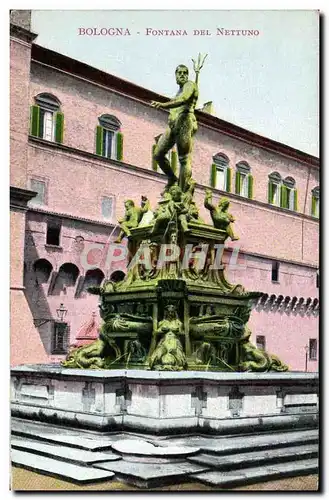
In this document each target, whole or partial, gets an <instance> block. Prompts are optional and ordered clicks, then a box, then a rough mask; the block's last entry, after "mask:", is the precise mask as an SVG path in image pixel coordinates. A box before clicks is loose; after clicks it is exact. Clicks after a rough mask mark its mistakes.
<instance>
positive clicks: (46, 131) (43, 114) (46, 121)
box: [40, 108, 55, 141]
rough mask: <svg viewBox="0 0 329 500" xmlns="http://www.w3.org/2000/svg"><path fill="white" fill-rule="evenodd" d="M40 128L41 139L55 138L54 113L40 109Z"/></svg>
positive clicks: (49, 139)
mask: <svg viewBox="0 0 329 500" xmlns="http://www.w3.org/2000/svg"><path fill="white" fill-rule="evenodd" d="M40 128H41V134H40V136H41V137H42V139H46V140H47V141H54V139H55V120H54V113H52V112H51V111H46V110H45V109H42V108H41V109H40Z"/></svg>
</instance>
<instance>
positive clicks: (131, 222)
mask: <svg viewBox="0 0 329 500" xmlns="http://www.w3.org/2000/svg"><path fill="white" fill-rule="evenodd" d="M125 210H126V212H125V216H124V217H123V218H122V219H120V220H119V221H118V222H119V224H120V228H121V231H120V234H119V236H118V237H117V239H116V240H115V241H114V242H115V243H121V241H122V240H123V238H124V237H125V236H127V237H129V236H130V235H131V232H130V230H131V229H132V228H135V227H137V226H138V224H139V223H140V221H141V220H142V217H143V214H145V213H146V212H148V211H149V210H150V202H149V200H148V199H147V197H146V196H142V198H141V206H140V207H136V206H135V203H134V202H133V200H126V201H125Z"/></svg>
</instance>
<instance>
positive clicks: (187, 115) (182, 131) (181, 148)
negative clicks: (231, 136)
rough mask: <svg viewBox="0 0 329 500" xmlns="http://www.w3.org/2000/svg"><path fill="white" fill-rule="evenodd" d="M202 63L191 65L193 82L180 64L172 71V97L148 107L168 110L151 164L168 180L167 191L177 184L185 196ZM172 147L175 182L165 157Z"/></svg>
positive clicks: (190, 173)
mask: <svg viewBox="0 0 329 500" xmlns="http://www.w3.org/2000/svg"><path fill="white" fill-rule="evenodd" d="M204 59H205V58H204ZM204 59H203V61H202V63H201V56H199V59H198V64H196V63H195V61H193V63H194V71H195V73H196V81H195V82H192V81H191V80H189V79H188V68H187V67H186V66H185V65H183V64H180V65H179V66H177V68H176V71H175V76H176V82H177V84H178V85H179V90H178V92H177V94H176V97H174V99H171V100H170V101H168V102H165V103H162V102H157V101H152V103H151V105H152V106H153V107H155V108H161V109H169V110H170V112H169V120H168V128H167V129H166V131H165V132H164V133H163V134H162V136H161V137H160V139H159V141H158V143H157V145H156V147H155V151H154V159H155V161H156V162H157V163H158V165H159V167H160V168H161V170H162V171H163V172H164V173H165V174H166V176H167V177H168V185H167V189H168V188H170V187H171V186H172V185H173V184H175V183H177V182H179V187H180V188H181V190H182V191H183V192H185V191H186V190H187V189H188V186H189V180H190V179H191V176H192V168H191V153H192V146H193V136H194V134H195V132H196V131H197V128H198V126H197V121H196V117H195V114H194V110H195V106H196V103H197V100H198V95H199V91H198V75H199V72H200V70H201V68H202V66H203V62H204ZM175 144H176V146H177V152H178V158H179V163H180V172H179V179H177V177H176V175H175V174H174V172H173V170H172V168H171V166H170V163H169V160H168V158H167V157H166V155H167V153H168V152H169V151H170V149H172V148H173V146H174V145H175Z"/></svg>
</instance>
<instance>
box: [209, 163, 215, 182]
mask: <svg viewBox="0 0 329 500" xmlns="http://www.w3.org/2000/svg"><path fill="white" fill-rule="evenodd" d="M216 175H217V168H216V165H215V163H213V164H212V165H211V173H210V185H211V187H215V186H216Z"/></svg>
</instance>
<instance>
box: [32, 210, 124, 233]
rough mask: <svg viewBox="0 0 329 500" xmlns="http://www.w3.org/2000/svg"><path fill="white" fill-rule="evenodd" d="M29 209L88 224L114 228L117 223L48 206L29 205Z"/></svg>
mask: <svg viewBox="0 0 329 500" xmlns="http://www.w3.org/2000/svg"><path fill="white" fill-rule="evenodd" d="M28 211H29V212H35V213H39V214H44V215H51V216H54V217H60V218H62V219H70V220H77V221H81V222H86V223H88V224H92V225H93V226H103V227H108V228H109V229H114V228H115V227H116V225H117V224H115V223H113V222H108V221H104V220H99V219H89V218H87V217H80V216H79V215H73V214H68V213H66V212H58V211H54V210H48V209H47V208H44V207H42V208H41V207H36V206H29V207H28Z"/></svg>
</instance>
